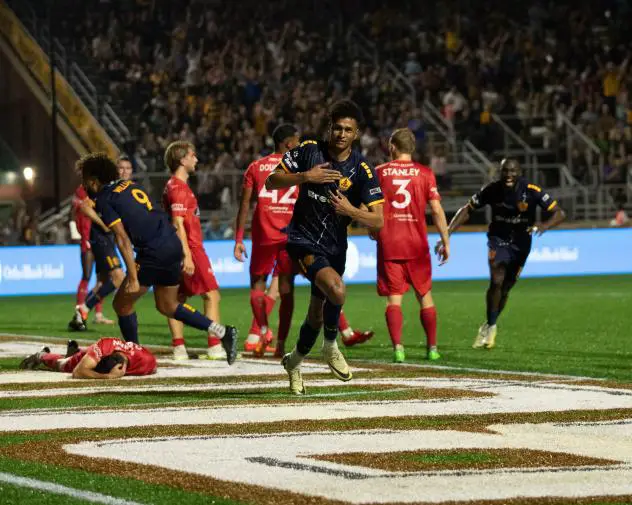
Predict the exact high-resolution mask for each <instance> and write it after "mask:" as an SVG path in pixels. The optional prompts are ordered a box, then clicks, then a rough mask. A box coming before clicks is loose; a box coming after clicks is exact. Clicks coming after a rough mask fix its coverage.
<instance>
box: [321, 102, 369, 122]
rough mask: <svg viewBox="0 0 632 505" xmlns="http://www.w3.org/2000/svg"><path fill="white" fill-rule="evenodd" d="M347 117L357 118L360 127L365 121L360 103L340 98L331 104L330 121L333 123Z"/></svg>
mask: <svg viewBox="0 0 632 505" xmlns="http://www.w3.org/2000/svg"><path fill="white" fill-rule="evenodd" d="M346 117H348V118H351V119H355V120H356V123H358V127H360V126H361V125H362V124H363V122H364V116H363V115H362V110H360V107H358V104H356V103H355V102H354V101H353V100H340V101H338V102H336V103H334V104H333V105H332V106H331V109H330V110H329V121H330V122H331V123H335V122H336V121H338V120H339V119H342V118H346Z"/></svg>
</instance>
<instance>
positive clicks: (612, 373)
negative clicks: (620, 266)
mask: <svg viewBox="0 0 632 505" xmlns="http://www.w3.org/2000/svg"><path fill="white" fill-rule="evenodd" d="M486 285H487V283H486V282H484V281H467V282H439V283H435V285H434V289H433V294H434V298H435V303H436V305H437V308H438V313H439V337H438V338H439V350H440V352H441V354H442V360H441V361H439V362H438V363H437V364H439V365H447V366H456V367H473V368H489V369H498V370H519V371H529V372H544V373H557V374H570V375H581V376H590V377H599V378H611V379H618V380H624V381H632V367H631V366H630V363H631V362H632V339H631V338H630V336H631V332H632V330H631V329H630V328H632V311H631V310H630V307H632V276H616V277H615V276H612V277H578V278H557V279H551V278H547V279H523V280H521V281H520V282H519V283H518V285H517V287H516V288H515V289H514V292H513V293H512V295H511V298H510V301H509V304H508V307H507V310H506V312H505V313H504V314H503V315H502V316H501V318H500V320H499V333H498V339H497V347H496V348H495V349H493V350H491V351H488V350H474V349H472V348H471V344H472V341H473V339H474V336H475V334H476V332H477V329H478V327H479V325H480V324H481V323H482V322H483V320H484V315H485V307H484V293H485V289H486ZM308 297H309V294H308V290H307V289H306V288H297V292H296V308H295V312H294V321H293V327H292V332H291V334H290V344H291V343H292V342H293V341H294V339H295V337H296V332H297V331H298V327H299V325H300V324H301V322H302V320H303V318H304V315H305V311H306V306H307V301H308ZM0 303H1V304H2V310H1V311H0V333H1V332H6V333H14V334H21V335H43V336H56V337H64V338H67V337H68V336H69V335H70V334H69V333H68V332H67V331H66V324H67V322H68V320H69V319H70V317H71V315H72V309H73V305H74V297H72V296H46V297H24V298H3V299H2V300H0ZM192 303H193V305H195V306H197V307H200V302H199V300H194V301H193V302H192ZM221 310H222V320H223V322H226V323H231V324H235V325H236V326H238V328H239V330H240V333H241V339H242V340H243V339H244V338H245V336H246V333H247V331H248V328H249V325H250V319H251V312H250V306H249V301H248V291H247V290H244V289H225V290H223V291H222V305H221ZM345 312H346V314H347V318H348V319H349V322H350V323H351V324H352V326H354V327H356V328H359V329H369V328H371V329H373V330H375V332H376V336H375V337H374V338H373V339H372V340H370V341H369V342H367V343H365V344H362V345H359V346H356V347H353V348H350V349H347V350H346V354H347V356H348V357H349V358H351V359H370V360H378V361H382V362H384V361H390V360H391V357H392V352H391V345H390V340H389V337H388V332H387V330H386V325H385V321H384V300H382V299H380V298H379V297H378V296H377V295H376V293H375V288H374V286H372V285H371V286H369V285H351V286H349V287H348V296H347V302H346V304H345ZM106 313H107V314H108V315H110V316H113V315H114V314H113V311H112V309H111V308H110V307H108V308H107V311H106ZM404 316H405V323H404V338H403V341H404V345H405V346H406V354H407V360H408V362H416V363H424V360H423V356H424V355H425V349H424V344H423V342H424V338H425V337H424V334H423V331H422V329H421V325H420V323H419V315H418V306H417V303H416V301H415V299H414V297H413V295H412V294H409V295H408V296H407V297H406V299H405V302H404ZM138 319H139V333H140V339H141V342H142V343H144V344H162V345H169V343H170V337H169V332H168V329H167V326H166V321H165V319H164V318H163V317H162V316H161V315H160V314H159V313H158V312H157V311H156V310H155V309H154V307H153V298H152V296H151V294H149V295H147V296H146V297H145V298H144V299H142V300H141V302H140V303H139V305H138ZM273 321H276V317H274V318H273ZM275 326H276V324H273V327H275ZM73 335H74V336H80V337H81V338H86V339H91V338H94V339H97V338H98V337H99V336H101V335H107V336H118V327H116V326H114V327H104V326H98V327H96V326H91V327H90V330H89V331H88V332H86V333H83V334H79V335H78V334H73ZM187 335H188V340H187V343H188V345H189V346H191V347H204V346H205V344H206V339H205V336H204V335H203V334H201V333H200V332H196V331H191V330H187ZM317 345H318V344H317ZM11 366H12V365H11Z"/></svg>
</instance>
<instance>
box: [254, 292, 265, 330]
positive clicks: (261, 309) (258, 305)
mask: <svg viewBox="0 0 632 505" xmlns="http://www.w3.org/2000/svg"><path fill="white" fill-rule="evenodd" d="M250 307H251V308H252V315H253V316H255V319H256V320H257V324H258V325H259V327H261V326H265V327H266V328H267V327H268V315H267V314H266V294H265V293H264V292H263V291H259V290H258V289H252V290H251V291H250Z"/></svg>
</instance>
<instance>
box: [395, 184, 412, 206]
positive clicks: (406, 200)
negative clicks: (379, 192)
mask: <svg viewBox="0 0 632 505" xmlns="http://www.w3.org/2000/svg"><path fill="white" fill-rule="evenodd" d="M392 182H393V184H394V185H395V186H397V191H396V192H395V194H396V195H402V196H403V197H404V199H403V200H399V199H398V200H393V201H392V202H391V204H392V205H393V207H395V208H396V209H405V208H406V207H408V206H409V205H410V202H411V200H412V198H411V196H410V191H408V190H407V189H406V188H407V187H408V185H409V184H410V179H393V181H392Z"/></svg>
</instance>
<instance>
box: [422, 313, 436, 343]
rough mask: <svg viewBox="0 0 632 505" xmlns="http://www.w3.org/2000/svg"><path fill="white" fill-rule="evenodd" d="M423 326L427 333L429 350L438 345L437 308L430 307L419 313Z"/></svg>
mask: <svg viewBox="0 0 632 505" xmlns="http://www.w3.org/2000/svg"><path fill="white" fill-rule="evenodd" d="M419 318H420V319H421V325H422V326H423V327H424V331H425V332H426V346H427V347H428V348H430V347H435V346H436V345H437V309H436V307H428V308H427V309H422V310H421V311H420V312H419Z"/></svg>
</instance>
